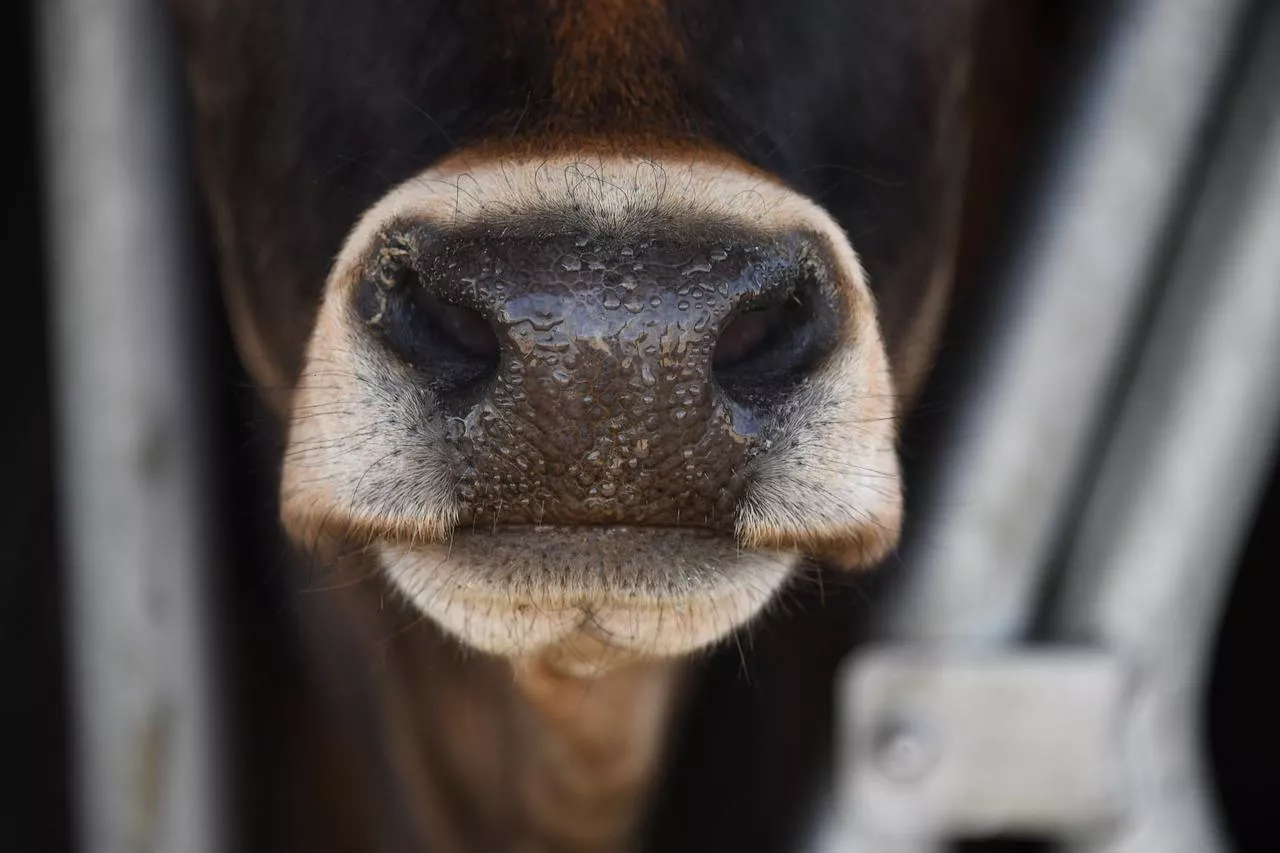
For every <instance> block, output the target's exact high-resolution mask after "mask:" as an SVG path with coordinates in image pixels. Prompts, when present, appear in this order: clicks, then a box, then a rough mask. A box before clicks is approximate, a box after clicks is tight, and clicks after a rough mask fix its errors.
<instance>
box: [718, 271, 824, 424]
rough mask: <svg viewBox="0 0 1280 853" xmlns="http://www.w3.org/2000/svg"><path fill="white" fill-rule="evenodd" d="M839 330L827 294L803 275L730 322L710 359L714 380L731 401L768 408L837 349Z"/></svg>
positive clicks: (725, 326)
mask: <svg viewBox="0 0 1280 853" xmlns="http://www.w3.org/2000/svg"><path fill="white" fill-rule="evenodd" d="M839 328H840V319H839V312H838V310H837V308H836V305H835V300H834V299H833V298H832V297H831V295H830V294H829V293H828V292H827V289H826V288H825V287H823V286H822V285H821V284H820V283H819V282H818V281H817V280H816V279H815V278H814V277H812V276H810V275H808V274H804V275H800V276H798V277H797V280H796V281H795V282H794V283H793V285H792V286H790V287H787V288H785V289H781V290H775V291H774V292H773V293H772V294H770V296H769V297H768V298H767V300H766V301H764V302H763V304H760V303H759V302H757V303H756V304H754V305H750V304H749V305H745V306H743V307H742V308H741V309H740V310H739V311H738V312H737V313H735V314H733V315H731V316H730V317H729V319H728V322H726V323H725V325H724V326H723V328H722V329H721V331H720V336H719V338H718V339H717V340H716V345H715V350H714V351H713V353H712V356H711V368H712V375H713V376H714V377H715V380H716V383H717V384H718V385H719V386H720V388H721V390H722V391H723V392H724V393H725V394H726V395H728V396H729V397H730V398H731V399H734V400H735V401H737V402H739V403H741V404H744V405H748V406H760V405H765V404H767V403H768V402H770V401H771V400H775V399H777V397H779V396H781V395H785V394H786V393H788V392H790V391H791V390H793V389H794V388H795V387H796V386H797V385H799V384H800V383H801V382H803V380H804V378H805V376H806V375H808V374H809V373H810V372H811V371H812V370H813V369H814V367H815V366H816V365H817V363H818V362H819V361H821V360H822V359H823V358H824V357H825V356H827V355H828V354H829V353H830V352H831V351H832V350H834V349H835V347H836V344H837V341H838V335H839Z"/></svg>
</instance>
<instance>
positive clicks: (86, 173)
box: [37, 0, 223, 853]
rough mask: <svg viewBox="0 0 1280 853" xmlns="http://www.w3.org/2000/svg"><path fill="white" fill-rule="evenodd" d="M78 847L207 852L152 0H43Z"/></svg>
mask: <svg viewBox="0 0 1280 853" xmlns="http://www.w3.org/2000/svg"><path fill="white" fill-rule="evenodd" d="M37 8H38V13H39V19H38V25H39V35H40V39H41V40H40V49H41V50H40V53H41V72H42V88H43V90H42V95H43V98H42V100H43V102H44V107H45V115H44V142H45V152H46V156H47V163H48V169H47V171H48V174H47V182H46V199H47V205H46V210H47V215H48V219H47V223H46V233H47V235H48V240H47V247H46V248H47V251H48V254H49V259H50V266H51V273H52V277H51V286H52V300H51V302H52V309H51V310H52V327H53V334H52V338H53V342H54V354H53V355H54V359H53V360H54V364H55V374H54V375H55V378H56V381H57V389H56V396H55V403H56V413H57V419H58V436H57V445H56V446H57V454H58V455H57V465H58V469H59V484H60V496H59V497H60V506H61V511H62V532H63V535H64V538H65V554H66V557H67V572H68V575H67V580H66V587H67V596H68V599H67V613H68V616H69V628H68V630H69V644H68V645H69V649H70V656H71V661H70V666H69V671H70V674H71V688H72V689H71V697H72V702H73V719H72V724H73V727H74V732H73V738H72V748H73V757H74V772H75V776H74V778H75V781H76V792H75V803H76V818H77V824H78V826H77V837H78V842H79V843H78V849H79V850H82V851H86V853H124V851H144V850H145V851H173V853H206V851H218V850H221V849H223V837H222V827H223V822H222V820H221V819H220V818H221V814H220V799H219V790H218V773H217V761H216V752H215V738H214V734H215V726H214V723H215V720H216V717H217V715H216V713H215V708H214V698H215V694H214V691H213V690H212V688H211V685H210V679H211V671H212V669H211V665H210V651H211V649H210V644H209V643H208V627H209V619H208V614H207V612H206V608H207V606H208V594H207V582H208V568H209V562H210V561H209V549H208V546H209V537H208V535H207V529H206V526H207V522H206V517H207V513H208V511H209V506H208V504H207V501H206V495H205V483H204V481H203V478H202V476H201V465H202V464H203V462H204V459H205V453H206V452H207V447H206V441H205V424H204V423H203V419H202V416H201V414H200V405H199V404H200V401H201V398H202V395H201V391H200V388H199V387H198V382H197V377H198V376H199V374H198V373H197V372H196V371H195V370H193V366H194V364H195V363H196V362H195V360H194V357H195V353H194V352H193V349H194V348H193V346H192V344H193V338H194V335H193V329H194V328H195V325H194V323H193V322H192V320H193V318H192V317H191V316H189V314H190V311H189V308H190V301H191V300H190V298H189V297H190V294H191V288H192V287H193V286H194V283H193V281H192V280H191V276H190V267H189V264H188V260H189V258H188V251H187V246H188V244H187V238H188V234H187V233H186V231H185V230H184V224H185V223H184V221H183V215H182V213H183V204H182V196H181V194H180V184H178V183H177V182H176V181H175V175H177V174H178V165H179V162H180V161H179V149H178V147H177V141H176V138H175V127H174V126H173V124H172V122H171V113H170V111H169V109H168V107H169V106H170V100H171V99H170V95H171V94H172V93H171V91H170V86H171V85H172V82H173V79H174V70H173V68H172V67H171V66H170V65H169V64H168V63H167V62H166V54H165V52H164V50H163V46H164V43H163V41H162V40H161V39H160V38H159V36H160V35H161V33H162V30H161V28H160V26H159V25H160V21H159V20H158V14H159V13H158V9H157V8H156V4H154V3H152V2H148V0H43V2H42V3H39V4H37Z"/></svg>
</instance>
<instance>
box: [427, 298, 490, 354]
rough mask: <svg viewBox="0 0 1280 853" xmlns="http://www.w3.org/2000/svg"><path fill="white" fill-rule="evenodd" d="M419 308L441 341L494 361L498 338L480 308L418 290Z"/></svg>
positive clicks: (464, 351) (460, 351)
mask: <svg viewBox="0 0 1280 853" xmlns="http://www.w3.org/2000/svg"><path fill="white" fill-rule="evenodd" d="M417 303H418V310H419V311H420V312H421V314H422V316H423V317H424V318H425V320H426V322H427V323H428V324H429V325H431V326H432V327H433V328H432V331H434V332H435V333H436V334H437V336H438V337H439V340H440V342H441V343H442V344H447V345H450V346H452V347H454V348H455V349H456V350H457V351H458V352H459V353H465V354H467V355H470V356H475V357H476V358H478V359H483V360H486V361H490V360H491V361H493V362H494V363H495V364H496V363H497V358H498V338H497V336H496V335H495V334H494V333H493V326H491V325H490V324H489V321H488V320H486V319H485V318H484V317H483V316H482V315H481V314H480V312H479V311H475V310H473V309H471V308H468V307H466V306H465V305H455V304H453V303H452V302H445V301H444V300H441V299H436V298H435V297H433V296H428V295H427V294H426V293H420V294H419V296H418V299H417Z"/></svg>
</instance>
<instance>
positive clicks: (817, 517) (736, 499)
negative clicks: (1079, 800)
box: [283, 154, 901, 666]
mask: <svg viewBox="0 0 1280 853" xmlns="http://www.w3.org/2000/svg"><path fill="white" fill-rule="evenodd" d="M894 416H895V411H894V404H893V389H892V385H891V380H890V379H889V371H888V368H887V364H886V363H885V357H884V348H883V345H882V343H881V341H880V335H879V331H878V328H877V324H876V320H875V311H874V305H873V302H872V300H871V297H870V293H869V291H868V290H867V287H866V283H865V281H864V280H863V275H862V272H861V270H860V268H859V264H858V262H857V259H856V256H855V254H854V252H853V250H852V247H851V246H850V244H849V242H848V240H847V238H846V237H845V235H844V234H843V233H841V232H840V230H839V229H838V227H837V226H836V225H835V224H834V223H833V222H832V221H831V219H830V218H829V217H828V216H827V215H826V214H825V213H824V212H823V211H822V210H821V209H820V208H818V207H817V206H816V205H814V204H812V203H811V202H809V201H808V200H806V199H804V198H803V197H801V196H799V195H798V194H796V193H794V192H792V191H791V190H789V189H787V188H785V187H783V186H781V185H779V184H777V183H776V182H773V181H772V180H770V179H769V178H767V177H765V176H763V175H761V174H759V173H757V172H754V171H753V170H751V169H750V168H749V167H746V166H744V165H741V164H738V163H736V162H733V161H727V160H725V159H724V158H715V157H712V156H705V157H692V156H688V155H686V156H683V157H672V158H666V159H653V158H637V157H626V156H619V155H610V156H604V155H602V156H596V157H584V156H582V155H580V154H579V155H575V156H572V157H564V158H560V159H556V158H551V157H546V156H543V157H540V158H538V159H531V158H530V159H523V160H522V159H519V158H502V159H473V158H466V157H459V158H454V159H453V160H451V161H448V162H446V163H443V164H441V165H439V166H437V167H435V168H434V169H432V170H430V171H429V172H427V173H425V174H424V175H422V176H420V177H419V178H417V179H415V180H413V181H410V182H409V183H407V184H405V185H403V186H401V187H400V188H398V189H397V190H395V191H393V192H392V193H391V194H390V195H388V196H387V197H386V198H384V199H383V200H382V201H381V202H379V204H378V205H376V206H375V207H374V208H373V209H371V210H370V211H369V212H368V213H367V214H366V216H365V217H364V218H363V220H362V221H361V222H360V223H359V225H358V226H357V227H356V229H355V230H354V231H353V233H352V235H351V236H350V237H349V239H348V241H347V244H346V246H345V247H344V249H343V252H342V254H341V256H340V257H339V259H338V261H337V263H336V264H335V266H334V269H333V272H332V274H331V277H330V280H329V283H328V285H327V289H326V294H325V299H324V303H323V305H322V307H321V310H320V313H319V316H318V319H317V324H316V328H315V331H314V333H313V336H312V339H311V342H310V345H309V348H308V360H307V368H306V370H305V371H304V375H303V377H302V378H301V380H300V383H299V386H298V390H297V393H296V394H295V398H294V401H293V421H292V427H291V430H290V439H289V449H288V453H287V455H286V459H287V462H286V469H285V477H284V500H283V506H284V515H285V521H286V523H287V525H288V526H289V527H290V529H291V530H292V531H293V532H294V533H295V535H297V536H298V537H299V538H301V539H302V540H303V541H304V542H306V541H308V540H312V539H314V538H315V537H316V536H321V535H324V536H337V537H339V538H344V539H351V538H356V539H358V540H359V541H361V542H362V543H368V544H370V545H372V547H373V548H374V550H375V551H376V552H377V554H378V558H379V560H380V563H381V566H382V569H383V570H384V571H385V572H386V573H387V574H388V576H389V577H390V578H391V579H392V581H393V582H394V584H395V585H396V586H397V587H398V588H399V589H400V590H401V591H402V592H404V593H405V594H406V595H407V596H408V597H409V598H410V600H411V601H412V602H413V603H414V604H415V605H417V606H418V607H419V608H421V609H422V610H423V611H424V612H425V613H426V614H427V615H429V616H430V617H432V618H433V619H435V620H436V621H437V622H438V623H440V624H441V625H442V626H443V627H444V628H446V629H447V630H449V631H450V632H452V633H453V634H455V635H456V636H458V637H459V638H460V639H461V640H462V641H463V642H465V643H468V644H470V645H472V646H475V647H479V648H481V649H484V650H487V651H491V652H496V653H500V654H504V655H508V656H521V655H527V654H532V653H535V652H538V651H540V650H543V649H546V648H548V647H552V646H557V645H564V644H575V643H576V644H579V645H582V646H583V647H584V648H585V647H586V646H589V647H590V648H591V649H592V652H591V654H589V655H586V656H585V657H582V658H581V659H583V660H586V661H588V662H589V664H590V665H592V666H598V665H602V664H603V663H605V662H607V661H606V659H607V660H608V661H612V660H620V659H631V658H634V657H637V656H639V657H656V656H670V655H674V654H680V653H684V652H688V651H691V650H693V649H696V648H699V647H701V646H705V645H707V644H709V643H712V642H714V641H715V640H717V639H719V638H721V637H724V636H726V635H728V634H729V633H731V632H732V631H734V630H735V629H737V628H738V627H740V626H741V625H742V624H743V623H745V622H747V621H748V620H749V619H751V618H752V617H753V616H754V615H755V614H756V613H758V612H759V611H760V610H761V609H762V608H763V607H764V606H765V605H766V604H767V603H768V602H769V601H770V600H771V599H772V598H773V597H774V596H775V595H776V593H777V591H778V590H779V589H780V588H781V587H782V586H783V585H784V584H785V582H786V580H787V579H788V578H789V577H790V576H791V575H792V574H793V572H794V570H795V567H796V566H797V564H798V563H799V562H800V561H801V560H802V559H804V558H806V557H812V558H817V559H822V560H826V561H829V562H834V563H837V564H839V565H843V566H854V565H862V564H865V563H868V562H871V561H874V560H875V559H878V558H879V557H881V556H882V555H883V554H884V552H885V551H886V550H887V549H888V548H889V547H891V545H892V544H893V542H894V540H895V538H896V535H897V528H898V523H899V515H900V507H901V496H900V489H899V485H898V469H897V463H896V457H895V455H894V448H893V438H894V434H893V433H894V428H893V419H894Z"/></svg>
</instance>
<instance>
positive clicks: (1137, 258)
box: [806, 0, 1248, 853]
mask: <svg viewBox="0 0 1280 853" xmlns="http://www.w3.org/2000/svg"><path fill="white" fill-rule="evenodd" d="M1247 5H1248V4H1247V3H1246V2H1243V0H1232V2H1216V0H1177V2H1168V0H1134V1H1133V2H1127V3H1122V4H1118V5H1117V6H1116V7H1115V11H1114V15H1115V18H1114V20H1113V22H1112V23H1111V24H1110V25H1109V26H1108V28H1107V29H1106V30H1105V31H1104V37H1103V39H1102V40H1101V43H1099V44H1098V45H1096V46H1095V48H1094V50H1095V52H1094V55H1093V57H1092V59H1091V63H1090V68H1089V69H1088V71H1087V73H1086V76H1085V77H1084V78H1083V80H1082V82H1081V84H1080V87H1079V89H1078V90H1077V91H1076V93H1075V97H1074V98H1073V99H1072V101H1071V103H1070V104H1069V105H1068V109H1067V111H1066V116H1065V117H1064V119H1063V121H1062V133H1061V136H1060V139H1059V141H1058V143H1057V146H1056V148H1055V150H1054V151H1053V152H1052V155H1053V156H1052V157H1051V159H1050V163H1049V168H1048V169H1047V179H1046V180H1045V181H1043V182H1042V185H1041V186H1040V187H1039V188H1038V189H1039V197H1040V198H1041V202H1040V206H1039V207H1038V208H1037V209H1036V210H1034V211H1032V215H1031V217H1030V222H1029V223H1028V225H1027V227H1026V228H1025V230H1024V231H1023V233H1022V238H1023V239H1022V242H1021V244H1020V247H1019V250H1018V252H1017V253H1016V254H1015V255H1014V257H1013V258H1012V260H1011V263H1010V264H1009V265H1008V266H1007V268H1006V269H1005V270H1004V271H1003V275H1002V278H1003V279H1005V280H1007V281H1008V285H1007V286H1006V287H1005V288H1004V298H1003V300H1002V303H1001V305H1000V306H999V311H998V313H997V314H996V315H995V316H994V317H993V318H992V319H991V323H990V327H989V329H990V334H987V335H983V336H982V346H981V350H980V352H979V357H978V358H977V359H976V360H975V362H974V364H973V369H972V370H971V371H970V373H969V375H968V377H967V381H965V390H966V394H965V398H964V400H965V405H964V407H963V409H962V411H960V412H959V413H958V416H957V417H956V418H955V420H954V422H953V424H952V426H951V430H950V433H949V436H948V437H947V439H946V440H945V445H946V447H947V457H946V460H945V463H946V464H945V467H944V468H943V469H942V470H941V471H940V473H939V475H938V476H937V477H936V479H935V481H934V483H932V484H931V488H930V491H929V492H928V493H927V495H926V501H925V506H923V507H920V508H918V509H917V511H916V512H917V522H916V524H915V530H914V531H913V534H912V538H911V540H910V541H908V542H907V543H906V546H905V548H904V560H903V563H904V566H903V569H902V570H901V572H902V577H901V580H900V584H899V587H898V588H897V589H896V590H895V591H894V597H892V598H890V599H888V600H887V601H886V610H885V612H884V614H883V617H882V619H881V620H880V622H879V624H878V626H877V627H878V629H879V633H880V634H881V635H882V636H883V637H884V638H885V639H886V641H903V642H905V643H908V644H913V645H917V646H919V645H921V644H924V645H926V646H929V647H934V648H937V649H939V650H941V649H945V650H946V652H947V653H948V654H955V653H967V654H970V655H972V654H975V653H976V654H981V653H983V652H984V650H985V651H986V652H990V653H995V654H997V655H998V656H999V655H1005V656H1006V659H1007V655H1009V654H1012V653H1013V650H1012V649H1009V648H1008V647H1009V646H1011V645H1015V644H1017V643H1019V642H1020V641H1022V640H1023V639H1024V638H1025V637H1026V636H1027V631H1028V629H1029V628H1030V623H1031V620H1032V619H1033V618H1034V612H1035V609H1036V606H1037V604H1038V603H1039V599H1040V597H1041V595H1042V593H1043V591H1044V583H1045V581H1046V573H1047V571H1048V570H1049V567H1050V565H1051V561H1052V558H1053V557H1054V556H1055V554H1054V549H1055V548H1056V547H1057V546H1058V545H1059V544H1060V543H1059V541H1058V540H1059V537H1060V536H1061V534H1062V532H1063V525H1064V524H1065V523H1067V520H1068V518H1069V517H1070V513H1071V510H1072V509H1073V507H1075V506H1076V505H1077V504H1076V503H1075V501H1076V500H1077V499H1078V497H1079V493H1080V489H1081V487H1082V486H1083V484H1084V476H1085V472H1086V471H1088V470H1089V466H1088V465H1087V464H1086V463H1087V461H1088V458H1089V456H1090V454H1091V453H1092V452H1093V451H1094V449H1095V447H1096V443H1097V441H1098V438H1099V436H1100V435H1103V434H1104V433H1105V430H1106V426H1107V425H1106V424H1105V423H1104V421H1105V420H1106V416H1107V415H1108V413H1109V412H1108V406H1109V404H1110V402H1111V400H1112V399H1113V396H1114V391H1115V382H1116V381H1117V380H1118V378H1119V377H1118V371H1119V370H1120V366H1121V365H1122V364H1123V363H1124V361H1125V358H1126V356H1128V354H1129V352H1130V349H1131V347H1132V346H1133V343H1134V337H1135V334H1136V332H1137V331H1138V326H1139V323H1138V320H1139V318H1140V315H1141V312H1142V300H1143V298H1144V297H1145V296H1147V295H1148V290H1149V288H1150V285H1151V283H1152V277H1153V275H1154V274H1155V272H1156V269H1157V266H1158V265H1159V264H1160V262H1161V261H1162V259H1163V257H1162V256H1163V254H1164V250H1165V249H1166V248H1167V247H1166V240H1167V239H1168V237H1169V234H1170V229H1171V227H1172V225H1173V223H1174V222H1176V220H1177V217H1178V215H1179V203H1180V202H1181V201H1183V200H1184V199H1183V198H1182V196H1183V194H1184V192H1185V190H1186V189H1187V186H1188V182H1189V175H1190V174H1191V172H1192V170H1193V168H1194V165H1195V160H1196V158H1197V155H1198V153H1199V152H1198V150H1197V148H1198V146H1199V144H1200V141H1201V139H1202V138H1203V135H1204V132H1205V129H1206V124H1207V121H1208V120H1209V116H1210V115H1211V114H1212V110H1211V107H1212V104H1213V99H1214V97H1215V95H1217V94H1218V90H1219V88H1220V85H1221V82H1222V80H1223V78H1224V75H1225V73H1226V70H1227V68H1228V67H1229V65H1230V63H1231V62H1232V60H1233V58H1234V53H1235V51H1236V50H1237V48H1238V45H1237V36H1238V34H1239V32H1240V29H1241V23H1242V20H1243V16H1244V14H1245V11H1246V7H1247ZM1002 648H1003V649H1006V651H1005V652H1000V649H1002ZM993 660H994V659H993ZM843 677H844V678H845V679H846V681H847V680H848V679H850V678H853V677H855V676H854V669H852V668H851V669H848V670H847V671H846V673H845V675H844V676H843ZM849 689H851V688H850V685H849V684H848V683H846V684H845V685H844V687H843V688H842V691H847V690H849ZM861 710H862V709H857V710H856V711H854V712H852V713H850V712H849V709H844V714H843V719H844V722H842V724H841V725H842V727H843V728H844V729H845V730H846V731H847V730H849V727H850V726H853V725H855V724H856V719H857V716H858V714H859V713H860V712H861ZM953 734H955V735H956V736H958V737H963V733H953ZM849 742H850V743H852V742H854V741H849ZM853 760H854V757H853V756H852V755H850V754H847V753H842V754H841V756H840V757H839V758H838V759H837V774H838V777H839V780H840V781H839V783H838V785H837V788H838V789H843V790H848V786H849V785H850V783H851V782H852V781H853V775H852V774H854V773H855V768H853V766H852V764H851V762H852V761H853ZM991 760H992V761H993V762H999V761H1000V760H1001V758H1000V756H999V755H992V756H991ZM845 802H847V800H846V801H845ZM832 803H835V806H834V809H839V807H840V803H838V802H836V801H835V800H834V799H833V798H830V797H829V798H828V799H827V803H826V804H825V805H824V806H823V807H822V811H823V813H824V814H825V818H824V819H823V820H821V821H820V823H819V830H818V833H817V835H816V837H815V838H814V839H813V840H812V841H811V843H810V844H808V845H807V847H806V849H810V850H822V851H837V850H839V851H845V853H854V852H855V851H880V850H886V849H898V848H899V847H901V848H902V849H904V850H910V851H911V853H932V851H936V850H940V849H944V844H943V839H942V835H945V834H946V833H945V831H943V832H942V833H941V835H939V833H938V832H933V833H922V836H921V837H915V838H888V837H886V836H885V835H884V834H883V833H882V832H877V831H876V830H875V829H874V828H873V827H875V826H876V825H877V824H880V825H883V823H884V822H883V821H876V820H872V819H871V818H872V816H870V815H865V814H862V815H860V814H858V813H856V812H853V811H850V810H845V811H844V812H843V813H837V812H836V811H835V810H833V805H832ZM935 829H937V828H936V827H935Z"/></svg>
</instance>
